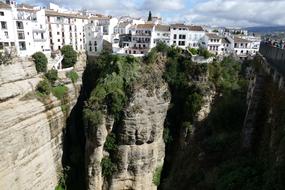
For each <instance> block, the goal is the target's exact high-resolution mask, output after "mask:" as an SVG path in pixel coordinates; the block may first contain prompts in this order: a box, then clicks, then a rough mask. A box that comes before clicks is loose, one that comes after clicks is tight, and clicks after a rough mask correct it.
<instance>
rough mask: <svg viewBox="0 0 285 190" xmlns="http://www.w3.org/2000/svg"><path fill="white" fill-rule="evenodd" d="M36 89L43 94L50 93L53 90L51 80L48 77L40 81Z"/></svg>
mask: <svg viewBox="0 0 285 190" xmlns="http://www.w3.org/2000/svg"><path fill="white" fill-rule="evenodd" d="M36 90H37V91H38V92H39V93H41V94H43V95H49V94H50V92H51V86H50V83H49V81H48V80H47V79H44V80H42V81H40V82H39V84H38V85H37V87H36Z"/></svg>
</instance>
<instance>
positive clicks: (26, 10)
mask: <svg viewBox="0 0 285 190" xmlns="http://www.w3.org/2000/svg"><path fill="white" fill-rule="evenodd" d="M17 11H23V12H33V13H35V12H37V11H39V10H36V9H27V8H17Z"/></svg>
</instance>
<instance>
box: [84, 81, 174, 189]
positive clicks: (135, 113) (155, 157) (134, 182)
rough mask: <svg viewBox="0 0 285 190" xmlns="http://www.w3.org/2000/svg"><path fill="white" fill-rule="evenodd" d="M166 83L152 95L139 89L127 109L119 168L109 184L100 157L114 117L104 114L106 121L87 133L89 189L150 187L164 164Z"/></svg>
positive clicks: (103, 152)
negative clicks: (154, 176) (103, 175)
mask: <svg viewBox="0 0 285 190" xmlns="http://www.w3.org/2000/svg"><path fill="white" fill-rule="evenodd" d="M167 92H168V87H167V85H163V86H161V87H160V88H159V89H155V90H154V91H153V92H152V93H151V95H150V93H149V92H148V90H146V89H144V88H142V89H140V90H138V91H136V92H135V93H134V94H133V97H132V98H131V101H130V103H129V105H128V106H127V108H126V109H125V111H124V115H125V117H124V119H123V121H122V125H121V129H120V130H119V131H118V133H117V136H118V152H117V155H116V156H117V157H118V158H119V162H118V163H117V168H118V171H117V172H116V173H114V174H113V175H112V176H111V178H110V179H108V180H107V181H108V183H106V182H105V183H104V180H106V179H104V177H102V174H101V173H102V171H101V166H100V163H101V160H102V158H103V157H104V155H106V154H108V153H107V152H105V151H104V149H103V147H104V143H105V141H106V137H107V135H108V133H110V132H111V131H112V128H113V125H114V119H113V118H111V117H109V116H105V117H104V119H103V120H104V121H103V123H102V124H101V125H100V126H99V127H98V128H97V130H96V131H94V132H93V134H90V133H89V134H88V136H87V142H86V151H87V155H86V156H87V159H88V161H87V170H88V189H90V190H99V189H113V190H115V189H136V190H140V189H141V190H143V189H145V190H150V189H156V188H157V187H156V186H155V185H154V184H153V175H154V173H155V170H156V168H159V167H162V165H163V160H164V154H165V145H164V141H163V128H164V127H163V125H164V120H165V117H166V113H167V110H168V106H169V99H165V96H164V95H165V93H167Z"/></svg>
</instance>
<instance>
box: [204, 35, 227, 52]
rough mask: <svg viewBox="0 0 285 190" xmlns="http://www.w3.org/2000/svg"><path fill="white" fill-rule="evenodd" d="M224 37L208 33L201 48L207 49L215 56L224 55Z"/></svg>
mask: <svg viewBox="0 0 285 190" xmlns="http://www.w3.org/2000/svg"><path fill="white" fill-rule="evenodd" d="M223 40H225V38H224V37H221V36H218V35H217V34H216V33H207V34H206V35H205V36H204V38H203V39H202V42H201V47H202V48H206V49H207V50H208V51H209V52H211V53H213V54H215V55H221V54H223V53H224V52H223V48H225V47H224V45H223V44H225V45H226V43H225V41H223Z"/></svg>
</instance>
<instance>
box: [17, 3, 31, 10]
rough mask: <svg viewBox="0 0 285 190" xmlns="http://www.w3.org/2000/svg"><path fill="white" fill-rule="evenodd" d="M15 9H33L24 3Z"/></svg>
mask: <svg viewBox="0 0 285 190" xmlns="http://www.w3.org/2000/svg"><path fill="white" fill-rule="evenodd" d="M17 8H26V9H33V8H34V6H32V5H29V4H26V3H21V4H20V5H18V6H17Z"/></svg>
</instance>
